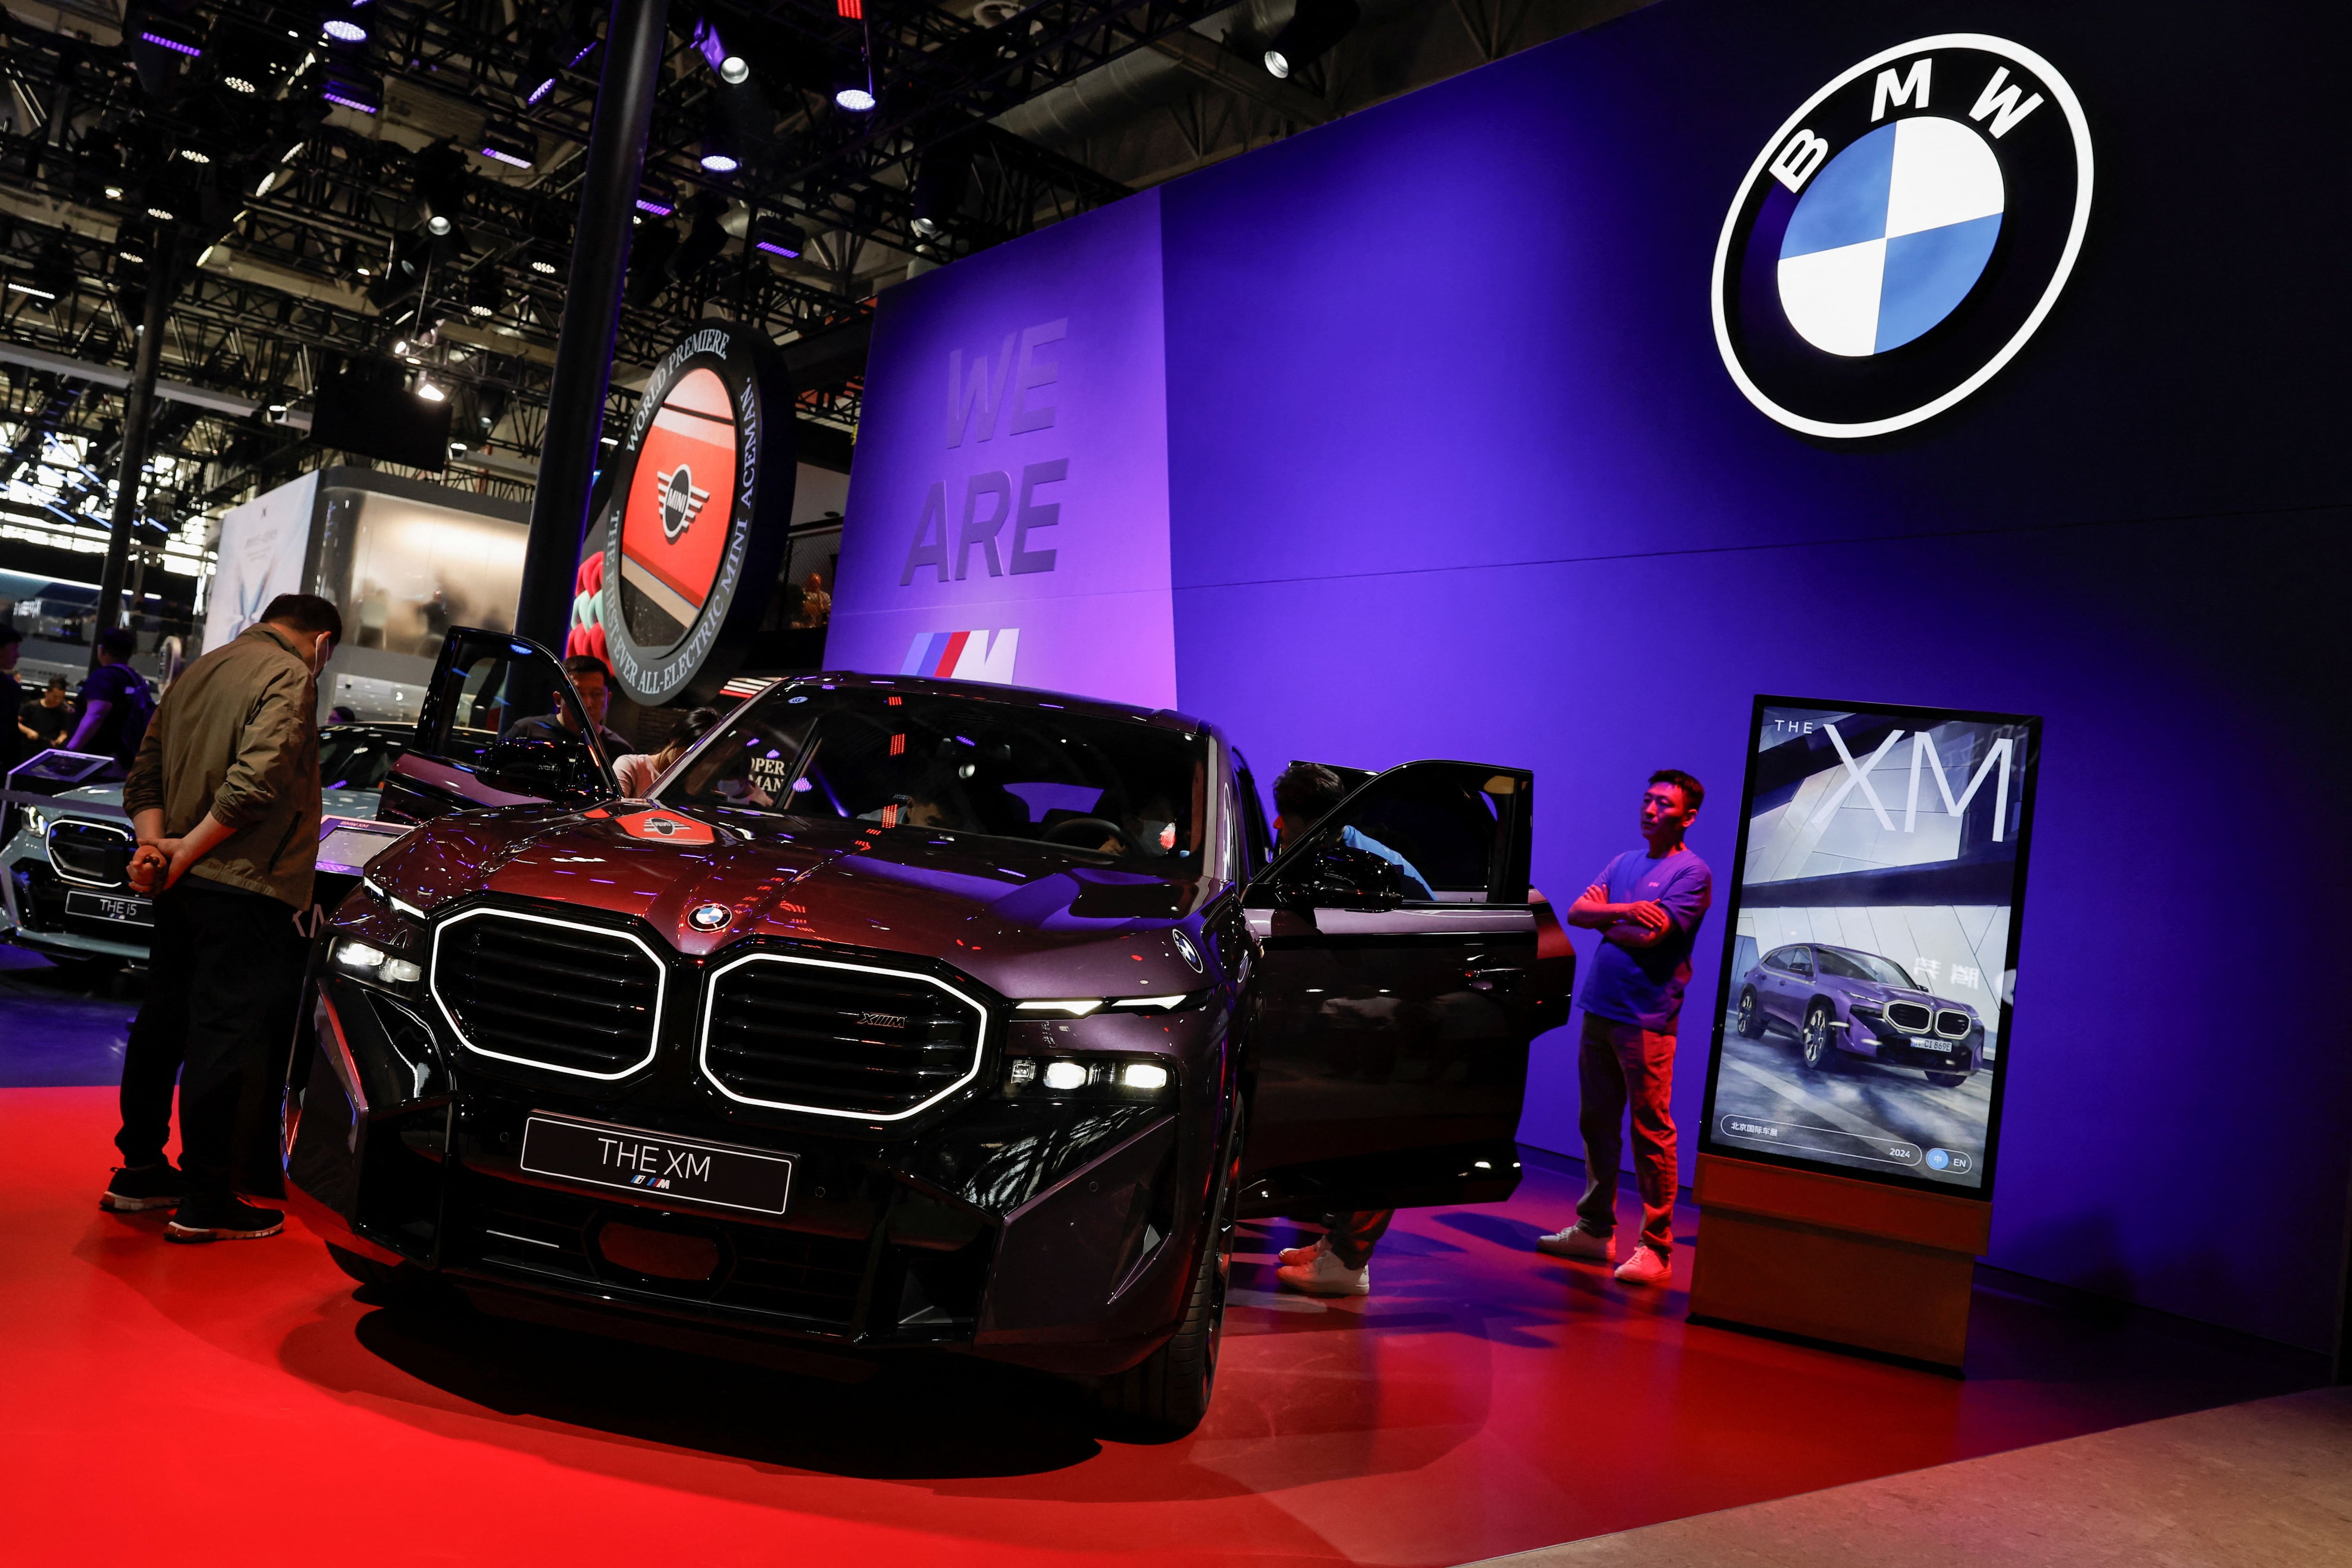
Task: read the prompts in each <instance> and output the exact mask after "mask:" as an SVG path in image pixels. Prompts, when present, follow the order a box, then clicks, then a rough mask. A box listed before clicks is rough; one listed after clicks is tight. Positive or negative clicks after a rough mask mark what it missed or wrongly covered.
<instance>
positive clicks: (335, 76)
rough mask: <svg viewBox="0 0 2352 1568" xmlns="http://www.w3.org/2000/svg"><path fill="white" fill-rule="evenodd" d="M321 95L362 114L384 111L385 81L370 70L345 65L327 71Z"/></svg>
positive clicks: (331, 101) (329, 100) (321, 86)
mask: <svg viewBox="0 0 2352 1568" xmlns="http://www.w3.org/2000/svg"><path fill="white" fill-rule="evenodd" d="M319 96H320V97H321V98H323V99H326V100H327V101H328V102H329V103H331V104H337V105H340V106H341V107H342V108H344V109H349V110H356V111H358V112H359V113H361V114H381V113H383V80H382V79H381V78H378V77H376V76H375V75H374V73H373V72H370V71H359V70H352V69H351V68H345V67H339V68H336V69H334V70H331V71H329V72H328V73H327V78H326V80H325V82H324V83H322V84H321V85H320V89H319Z"/></svg>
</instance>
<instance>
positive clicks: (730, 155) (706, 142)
mask: <svg viewBox="0 0 2352 1568" xmlns="http://www.w3.org/2000/svg"><path fill="white" fill-rule="evenodd" d="M701 162H702V166H703V167H704V168H705V169H707V170H709V172H711V173H713V174H732V173H733V172H735V171H736V170H738V169H740V168H741V167H742V166H743V161H742V160H741V159H740V158H738V157H736V156H735V152H734V150H733V149H732V148H730V146H728V144H727V141H726V139H725V138H724V137H721V136H717V135H712V136H706V137H704V138H703V139H702V159H701Z"/></svg>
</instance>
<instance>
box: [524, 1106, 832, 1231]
mask: <svg viewBox="0 0 2352 1568" xmlns="http://www.w3.org/2000/svg"><path fill="white" fill-rule="evenodd" d="M520 1164H521V1166H522V1168H523V1169H525V1170H527V1171H532V1172H535V1173H537V1174H538V1175H540V1176H562V1178H563V1179H565V1180H566V1181H583V1182H590V1183H593V1184H594V1185H595V1186H616V1187H625V1188H627V1189H628V1190H630V1191H632V1192H641V1193H644V1194H646V1196H648V1197H666V1198H668V1197H682V1198H689V1199H691V1200H693V1201H694V1202H696V1203H709V1204H715V1205H717V1206H718V1207H721V1208H743V1209H749V1210H751V1212H753V1213H755V1214H782V1213H783V1211H784V1200H785V1198H786V1197H789V1196H790V1194H791V1192H792V1185H793V1161H792V1156H791V1155H770V1154H762V1153H760V1152H758V1151H755V1150H752V1149H738V1148H733V1147H730V1146H729V1145H725V1144H706V1143H703V1142H701V1141H700V1140H698V1139H695V1138H680V1137H675V1136H672V1135H671V1134H667V1133H648V1132H644V1131H641V1130H640V1129H638V1128H635V1127H615V1126H612V1125H610V1124H604V1123H598V1122H569V1121H560V1120H558V1119H556V1118H554V1117H552V1116H531V1117H528V1118H526V1119H525V1121H524V1123H523V1131H522V1158H521V1161H520Z"/></svg>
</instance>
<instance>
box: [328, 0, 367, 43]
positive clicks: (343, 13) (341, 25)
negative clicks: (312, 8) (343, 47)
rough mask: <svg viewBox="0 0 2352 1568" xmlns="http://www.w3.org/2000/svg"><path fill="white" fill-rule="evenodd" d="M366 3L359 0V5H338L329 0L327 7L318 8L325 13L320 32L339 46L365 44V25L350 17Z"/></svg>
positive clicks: (356, 18)
mask: <svg viewBox="0 0 2352 1568" xmlns="http://www.w3.org/2000/svg"><path fill="white" fill-rule="evenodd" d="M366 3H367V0H359V5H340V4H336V3H335V0H329V3H328V4H327V5H323V6H321V7H320V9H322V10H324V11H325V12H326V13H327V17H326V19H325V20H324V21H323V22H321V23H320V30H321V31H323V32H324V33H325V34H326V35H327V37H330V38H332V39H333V40H334V41H335V42H337V43H339V44H364V43H366V42H367V41H368V28H367V24H366V23H365V22H362V21H361V20H360V19H359V18H358V17H357V16H352V12H354V11H356V10H358V9H359V8H360V5H365V4H366Z"/></svg>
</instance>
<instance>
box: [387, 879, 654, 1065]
mask: <svg viewBox="0 0 2352 1568" xmlns="http://www.w3.org/2000/svg"><path fill="white" fill-rule="evenodd" d="M661 985H662V970H661V966H660V965H659V964H657V963H656V961H655V960H654V958H653V956H652V955H650V954H648V953H647V952H646V950H645V949H644V948H642V947H640V946H637V945H636V943H635V942H634V941H632V940H630V939H629V938H628V937H626V936H622V935H621V934H620V933H618V932H613V931H599V930H595V929H593V928H592V927H588V926H574V925H563V926H550V925H541V924H539V923H538V922H536V921H526V920H524V919H523V918H521V917H520V916H518V915H509V914H506V913H504V912H503V911H498V910H492V911H489V912H488V913H486V914H482V915H475V916H472V917H470V918H466V919H464V920H463V921H462V922H461V923H460V924H457V925H453V926H451V927H449V928H447V929H446V930H445V931H444V932H443V933H442V936H441V939H440V942H439V945H438V950H437V953H436V960H435V965H434V972H433V990H434V995H435V996H436V997H437V998H439V999H440V1001H441V1004H442V1006H444V1007H445V1008H446V1009H449V1011H450V1013H451V1014H452V1015H453V1016H454V1017H455V1018H456V1019H457V1024H458V1027H459V1029H460V1030H462V1031H463V1032H464V1035H465V1037H466V1040H467V1043H468V1044H469V1045H471V1046H473V1047H474V1048H475V1049H477V1050H478V1051H492V1052H495V1053H497V1054H498V1055H500V1056H509V1057H519V1058H520V1059H522V1060H524V1061H530V1062H532V1063H535V1064H537V1065H539V1066H541V1067H547V1068H551V1069H553V1070H554V1071H562V1072H573V1073H584V1074H587V1075H590V1076H593V1077H607V1078H609V1077H615V1076H618V1075H620V1074H622V1073H624V1072H626V1071H630V1070H632V1069H634V1068H635V1067H637V1066H639V1065H641V1064H643V1063H644V1062H646V1061H649V1060H650V1059H651V1058H652V1055H653V1048H654V1030H655V1027H656V1023H657V1021H658V1017H657V1015H658V1012H659V1005H658V1004H659V1000H660V996H661Z"/></svg>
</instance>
